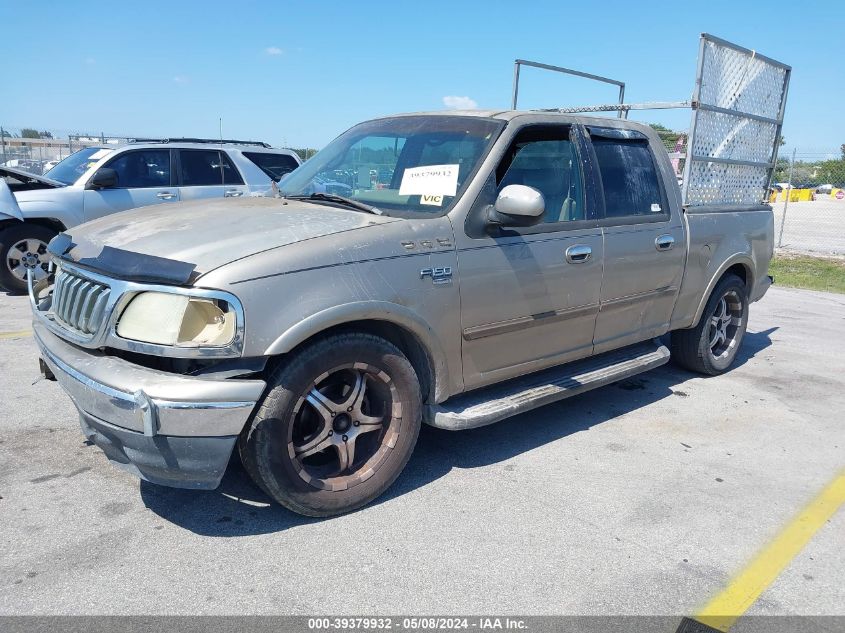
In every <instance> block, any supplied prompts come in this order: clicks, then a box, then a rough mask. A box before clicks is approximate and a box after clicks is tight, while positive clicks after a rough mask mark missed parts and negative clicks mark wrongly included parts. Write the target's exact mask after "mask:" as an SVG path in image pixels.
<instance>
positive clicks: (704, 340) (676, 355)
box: [672, 274, 748, 376]
mask: <svg viewBox="0 0 845 633" xmlns="http://www.w3.org/2000/svg"><path fill="white" fill-rule="evenodd" d="M747 326H748V290H747V288H746V286H745V283H744V282H743V281H742V279H740V278H739V277H737V276H736V275H733V274H729V275H725V276H724V277H723V278H722V279H721V281H719V283H718V284H716V287H715V288H714V289H713V293H712V294H711V295H710V299H709V300H708V301H707V305H706V306H705V307H704V312H703V313H702V316H701V320H700V321H699V323H698V325H696V326H695V327H694V328H692V329H689V330H675V331H674V332H672V359H673V360H674V361H675V362H676V363H678V364H679V365H680V366H681V367H684V368H685V369H689V370H691V371H695V372H698V373H701V374H707V375H710V376H715V375H717V374H722V373H724V372H726V371H727V370H728V369H729V368H730V366H731V365H732V364H733V362H734V359H735V358H736V355H737V352H739V348H740V346H741V345H742V339H743V338H744V337H745V329H746V327H747Z"/></svg>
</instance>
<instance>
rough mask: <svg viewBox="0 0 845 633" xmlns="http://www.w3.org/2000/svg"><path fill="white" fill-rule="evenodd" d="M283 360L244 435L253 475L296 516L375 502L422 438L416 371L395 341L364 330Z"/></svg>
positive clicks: (319, 514) (244, 452)
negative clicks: (419, 437) (420, 433)
mask: <svg viewBox="0 0 845 633" xmlns="http://www.w3.org/2000/svg"><path fill="white" fill-rule="evenodd" d="M285 360H287V361H288V362H285V363H284V364H283V365H281V366H280V367H279V368H278V369H277V370H276V371H275V372H273V374H272V375H271V376H270V379H269V381H268V391H267V393H266V394H265V396H264V399H263V400H262V402H261V405H260V407H259V409H258V411H257V413H256V414H255V416H254V418H253V420H252V421H251V423H250V424H248V425H247V428H246V429H244V432H243V433H242V434H241V437H240V439H239V442H238V448H239V452H240V454H241V460H242V461H243V463H244V467H245V468H246V471H247V472H248V473H249V474H250V476H251V477H252V478H253V480H254V481H255V482H256V483H257V484H258V485H259V486H260V487H261V488H262V489H263V490H264V491H265V492H267V493H268V494H269V495H270V496H271V497H272V498H273V499H275V500H276V501H277V502H279V503H280V504H282V505H284V506H285V507H287V508H289V509H290V510H293V511H294V512H297V513H299V514H304V515H307V516H316V517H326V516H332V515H335V514H341V513H343V512H348V511H350V510H354V509H356V508H359V507H361V506H363V505H365V504H367V503H369V502H370V501H372V500H373V499H375V498H376V497H377V496H379V495H380V494H381V493H382V492H384V490H386V489H387V487H388V486H390V484H392V483H393V481H394V480H395V479H396V477H398V476H399V473H400V472H402V469H403V468H404V467H405V464H407V462H408V459H409V458H410V456H411V452H412V451H413V449H414V445H415V444H416V441H417V436H418V434H419V430H420V422H421V419H422V399H421V396H420V387H419V380H418V378H417V375H416V373H415V372H414V369H413V367H412V366H411V364H410V362H408V359H407V358H405V356H404V355H403V354H402V352H401V351H399V350H398V349H397V348H396V347H395V346H394V345H392V344H391V343H389V342H388V341H386V340H384V339H381V338H378V337H375V336H372V335H369V334H363V333H352V334H340V335H334V336H329V337H327V338H325V339H323V340H321V341H318V342H317V343H315V344H313V345H311V346H309V347H306V348H304V349H303V350H301V351H300V352H298V353H295V355H294V356H293V357H292V358H290V359H285Z"/></svg>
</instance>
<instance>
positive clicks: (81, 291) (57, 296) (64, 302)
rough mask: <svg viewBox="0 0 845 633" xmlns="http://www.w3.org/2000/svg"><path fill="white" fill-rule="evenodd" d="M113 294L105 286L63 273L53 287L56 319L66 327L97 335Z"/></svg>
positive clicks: (61, 272) (57, 277)
mask: <svg viewBox="0 0 845 633" xmlns="http://www.w3.org/2000/svg"><path fill="white" fill-rule="evenodd" d="M109 294H110V290H109V287H108V286H106V285H105V284H101V283H99V282H96V281H92V280H91V279H86V278H85V277H80V276H79V275H76V274H74V273H71V272H68V271H66V270H61V269H60V270H59V271H58V272H57V273H56V281H55V283H54V285H53V302H52V309H53V315H54V316H55V317H56V320H57V321H58V322H60V323H61V324H62V325H64V326H65V327H68V328H70V329H72V330H76V331H77V332H81V333H82V334H95V333H96V332H97V331H98V330H99V329H100V325H101V324H102V321H103V317H104V316H105V313H106V305H107V304H108V301H109Z"/></svg>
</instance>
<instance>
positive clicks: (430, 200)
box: [420, 194, 443, 207]
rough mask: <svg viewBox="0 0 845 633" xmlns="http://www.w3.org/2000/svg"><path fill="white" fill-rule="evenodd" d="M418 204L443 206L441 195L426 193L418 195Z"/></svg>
mask: <svg viewBox="0 0 845 633" xmlns="http://www.w3.org/2000/svg"><path fill="white" fill-rule="evenodd" d="M420 204H428V205H431V206H433V207H442V206H443V196H433V195H428V194H423V195H421V196H420Z"/></svg>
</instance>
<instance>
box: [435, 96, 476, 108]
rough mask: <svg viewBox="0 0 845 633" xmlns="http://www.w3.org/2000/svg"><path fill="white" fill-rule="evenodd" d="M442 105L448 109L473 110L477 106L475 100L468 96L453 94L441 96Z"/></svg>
mask: <svg viewBox="0 0 845 633" xmlns="http://www.w3.org/2000/svg"><path fill="white" fill-rule="evenodd" d="M443 105H445V106H446V107H447V108H449V109H450V110H475V109H477V108H478V104H477V103H476V102H475V100H473V99H470V98H469V97H456V96H454V95H450V96H447V97H443Z"/></svg>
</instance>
